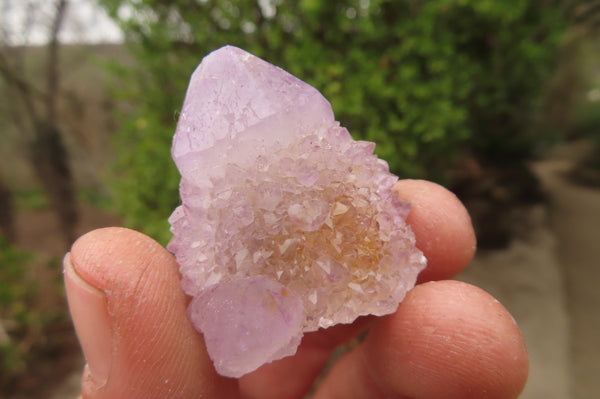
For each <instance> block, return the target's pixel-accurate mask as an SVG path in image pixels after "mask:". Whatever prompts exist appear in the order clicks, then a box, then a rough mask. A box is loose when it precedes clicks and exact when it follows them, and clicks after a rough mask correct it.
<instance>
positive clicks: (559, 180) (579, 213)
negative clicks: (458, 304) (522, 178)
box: [459, 143, 600, 399]
mask: <svg viewBox="0 0 600 399" xmlns="http://www.w3.org/2000/svg"><path fill="white" fill-rule="evenodd" d="M585 145H586V144H585V143H576V144H575V145H572V146H569V147H566V148H563V149H561V150H560V151H558V152H556V153H554V154H552V155H551V156H550V157H549V158H548V159H546V160H544V161H542V162H537V163H535V164H534V165H533V169H534V171H535V173H536V174H537V175H538V177H539V178H540V180H541V182H542V184H543V187H544V189H545V191H546V193H547V195H548V196H549V203H548V204H547V205H539V206H535V207H532V208H530V209H529V212H527V214H525V215H524V220H523V223H525V224H527V225H528V226H530V229H529V234H527V235H526V236H524V237H521V238H518V239H516V240H515V241H513V242H512V244H511V245H510V247H509V248H507V249H506V250H501V251H489V252H480V253H479V254H478V255H477V257H476V259H475V260H474V262H473V263H472V264H471V265H470V266H469V268H468V269H467V270H466V271H465V272H464V273H463V274H461V276H459V278H460V279H462V280H465V281H468V282H470V283H473V284H475V285H478V286H480V287H482V288H483V289H485V290H487V291H488V292H490V293H491V294H493V295H494V296H495V297H496V298H497V299H498V300H499V301H500V302H501V303H503V304H504V305H505V306H506V307H507V308H508V310H509V311H510V312H511V313H512V315H513V316H514V317H515V319H516V321H517V323H518V324H519V326H520V328H521V331H522V332H523V336H524V339H525V342H526V345H527V348H528V352H529V356H530V376H529V380H528V383H527V386H526V388H525V391H524V392H523V394H522V395H521V398H522V399H554V398H556V399H569V398H571V399H594V398H600V378H599V377H600V367H599V366H598V361H599V360H600V339H599V338H600V311H599V309H600V290H598V283H599V282H600V261H599V259H600V190H597V189H591V188H586V187H582V186H578V185H575V184H573V183H571V182H570V181H569V179H568V178H566V176H567V175H568V172H569V171H570V169H571V168H572V167H573V165H574V162H575V161H576V160H577V159H579V158H580V156H581V154H582V153H583V152H585V150H586V148H585V147H582V146H585Z"/></svg>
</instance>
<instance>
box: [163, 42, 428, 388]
mask: <svg viewBox="0 0 600 399" xmlns="http://www.w3.org/2000/svg"><path fill="white" fill-rule="evenodd" d="M374 148H375V144H373V143H369V142H364V141H355V140H353V139H352V137H351V136H350V134H349V133H348V131H347V130H346V129H345V128H343V127H340V125H339V123H338V122H336V121H335V119H334V116H333V111H332V108H331V105H330V104H329V102H328V101H327V100H326V99H325V98H324V97H323V96H322V95H321V93H319V92H318V91H317V90H316V89H315V88H313V87H312V86H310V85H308V84H306V83H305V82H303V81H301V80H299V79H297V78H296V77H294V76H292V75H290V74H289V73H287V72H285V71H284V70H282V69H280V68H278V67H276V66H274V65H271V64H269V63H268V62H265V61H263V60H261V59H260V58H257V57H255V56H253V55H252V54H249V53H247V52H245V51H244V50H241V49H239V48H236V47H232V46H225V47H222V48H220V49H218V50H216V51H214V52H212V53H210V54H209V55H208V56H206V57H205V58H204V59H203V60H202V63H201V64H200V65H199V66H198V68H197V69H196V71H195V72H194V74H193V75H192V78H191V80H190V84H189V88H188V91H187V94H186V97H185V101H184V104H183V108H182V111H181V115H180V118H179V122H178V125H177V129H176V132H175V137H174V139H173V148H172V155H173V159H174V160H175V163H176V164H177V167H178V169H179V171H180V173H181V183H180V194H181V201H182V204H181V206H179V207H178V208H177V209H175V211H174V212H173V214H172V215H171V217H170V218H169V222H170V223H171V231H172V232H173V234H174V236H173V238H172V240H171V241H170V242H169V245H168V249H169V250H170V251H171V252H173V253H174V254H175V256H176V258H177V261H178V263H179V265H180V270H181V274H182V286H183V289H184V290H185V292H186V293H187V294H188V295H190V296H192V297H193V300H192V301H191V303H190V305H189V308H188V314H189V317H190V319H191V321H192V323H193V324H194V326H195V328H196V329H197V330H198V331H200V332H202V334H203V335H204V337H205V341H206V345H207V349H208V353H209V355H210V357H211V359H212V360H213V362H214V364H215V367H216V370H217V371H218V372H219V373H220V374H222V375H224V376H229V377H240V376H242V375H244V374H247V373H249V372H251V371H254V370H256V369H257V368H258V367H260V366H261V365H263V364H265V363H268V362H272V361H274V360H278V359H281V358H283V357H285V356H289V355H292V354H294V353H295V352H296V349H297V347H298V345H299V343H300V340H301V338H302V335H303V334H304V332H308V331H315V330H317V329H319V328H327V327H330V326H332V325H334V324H338V323H351V322H352V321H353V320H355V319H356V318H357V317H358V316H361V315H367V314H373V315H385V314H389V313H392V312H394V311H395V310H396V309H397V307H398V304H399V303H400V301H402V299H403V298H404V296H405V295H406V292H407V291H408V290H410V289H411V288H412V287H413V286H414V284H415V281H416V278H417V275H418V273H419V272H420V271H421V270H422V269H423V268H424V267H425V265H426V259H425V257H424V256H423V253H422V252H421V251H419V250H418V249H417V248H416V246H415V236H414V234H413V232H412V231H411V229H410V227H409V226H408V225H407V224H406V217H407V215H408V213H409V211H410V204H409V203H408V202H406V201H403V200H401V199H399V198H398V197H397V195H396V194H395V193H394V191H393V190H392V187H393V185H394V184H395V182H396V181H397V177H395V176H394V175H392V174H391V173H390V172H389V168H388V165H387V163H386V162H384V161H382V160H380V159H378V158H377V156H375V155H374V154H373V149H374Z"/></svg>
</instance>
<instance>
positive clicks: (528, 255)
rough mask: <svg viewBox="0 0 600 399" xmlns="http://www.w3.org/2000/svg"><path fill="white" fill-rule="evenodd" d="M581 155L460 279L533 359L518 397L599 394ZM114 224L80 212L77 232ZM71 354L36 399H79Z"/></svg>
mask: <svg viewBox="0 0 600 399" xmlns="http://www.w3.org/2000/svg"><path fill="white" fill-rule="evenodd" d="M580 153H581V148H580V147H577V146H575V147H569V148H567V149H565V150H563V151H560V152H557V153H556V154H554V155H553V156H552V157H550V158H549V159H547V160H545V161H543V162H538V163H536V164H535V165H533V168H534V170H535V172H536V174H537V175H538V176H539V177H540V179H541V181H542V183H543V186H544V189H545V190H546V192H547V194H548V196H549V199H550V200H549V203H547V204H540V205H535V206H531V207H529V208H527V209H526V212H524V213H523V219H522V222H523V225H524V226H526V227H527V229H526V230H527V232H528V233H527V234H524V235H522V236H520V237H518V238H517V239H515V240H513V242H512V243H511V244H510V246H509V247H508V248H506V249H503V250H493V251H491V250H490V251H480V252H479V253H478V254H477V256H476V258H475V260H474V261H473V263H472V264H471V265H470V266H469V267H468V268H467V270H466V271H465V272H463V273H462V274H461V275H460V276H459V279H461V280H464V281H468V282H470V283H473V284H475V285H478V286H480V287H482V288H483V289H485V290H487V291H488V292H490V293H491V294H492V295H494V296H495V297H496V298H498V300H499V301H500V302H501V303H503V304H504V306H506V307H507V308H508V310H509V311H510V312H511V313H512V315H513V316H514V317H515V319H516V321H517V323H518V324H519V326H520V328H521V330H522V332H523V336H524V339H525V342H526V345H527V348H528V351H529V356H530V362H531V363H530V377H529V381H528V383H527V386H526V388H525V391H524V392H523V394H522V396H521V398H522V399H554V398H556V399H593V398H598V397H600V378H598V377H599V376H600V372H599V369H600V367H599V366H598V361H599V360H600V339H598V338H599V333H600V311H599V310H598V309H600V290H598V289H597V284H598V282H600V278H599V277H600V265H599V261H598V259H600V240H599V239H600V234H599V228H600V227H599V226H600V190H594V189H589V188H585V187H581V186H577V185H574V184H572V183H570V182H569V180H568V179H566V178H565V175H566V173H567V171H568V170H569V168H571V167H572V165H573V162H574V160H575V159H576V158H577V157H578V154H580ZM23 217H24V219H20V220H19V221H18V224H19V231H18V233H19V236H20V237H27V238H26V239H25V238H23V239H22V240H23V241H22V244H23V245H24V246H25V247H26V248H27V247H29V246H30V247H31V248H30V249H32V250H36V251H40V250H42V251H46V253H48V254H49V255H48V256H62V252H64V251H62V250H60V251H57V250H56V248H62V247H63V246H64V245H65V244H64V243H61V242H60V238H59V237H57V236H56V235H55V234H52V233H51V230H50V231H49V230H48V226H52V225H54V224H55V221H53V220H52V218H53V216H52V215H51V214H49V213H48V212H43V211H41V212H39V213H35V212H34V213H29V214H27V215H25V216H21V218H23ZM118 223H119V222H118V220H117V219H116V218H114V217H113V216H110V215H108V214H106V213H103V212H98V211H95V210H91V209H84V212H83V219H82V223H81V227H80V230H81V231H80V233H84V232H85V231H87V230H90V229H92V228H96V227H100V226H108V225H116V224H118ZM44 226H46V227H45V228H44ZM65 250H66V248H65ZM59 252H60V253H59ZM70 357H71V358H70V363H69V364H71V367H72V372H70V373H68V374H67V375H66V376H65V375H64V374H63V376H62V377H61V381H60V382H59V383H57V384H52V385H53V386H52V387H51V388H52V389H49V390H47V391H46V392H45V393H44V395H43V396H40V397H44V398H50V399H72V398H76V397H77V394H78V386H79V374H80V371H81V367H82V364H83V359H82V358H81V356H80V355H79V354H78V351H77V350H75V351H74V353H72V354H71V355H70ZM48 388H50V387H48ZM14 399H17V398H14Z"/></svg>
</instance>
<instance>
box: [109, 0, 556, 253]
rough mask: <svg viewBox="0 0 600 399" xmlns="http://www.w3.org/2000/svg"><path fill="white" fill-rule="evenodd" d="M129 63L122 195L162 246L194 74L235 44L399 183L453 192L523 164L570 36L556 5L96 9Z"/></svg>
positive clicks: (446, 0)
mask: <svg viewBox="0 0 600 399" xmlns="http://www.w3.org/2000/svg"><path fill="white" fill-rule="evenodd" d="M100 2H101V3H102V4H103V5H104V6H105V7H106V8H107V9H108V10H109V12H110V14H111V15H112V16H113V17H114V18H115V19H116V20H118V21H119V22H120V24H121V26H122V27H123V29H124V31H125V32H126V36H127V39H128V43H129V45H130V48H131V50H132V52H133V54H134V55H135V58H136V60H137V63H136V65H135V66H133V67H127V68H122V69H120V70H119V76H120V77H121V78H123V79H122V81H123V82H127V84H126V85H125V87H123V86H121V87H120V91H121V94H122V95H123V98H122V99H123V100H124V101H126V102H127V103H128V105H129V107H128V109H129V112H128V113H126V115H124V119H123V121H122V129H121V132H120V135H119V141H118V143H117V144H118V146H119V148H120V151H119V160H118V162H117V170H118V177H119V179H118V183H117V184H116V192H117V197H118V199H119V202H120V204H121V207H122V211H123V213H124V215H125V216H126V218H127V222H128V224H129V225H130V226H132V227H135V228H140V229H142V230H144V231H145V232H146V233H148V234H150V235H152V236H154V237H155V238H158V239H159V241H161V242H163V243H164V242H166V240H167V239H168V237H169V234H168V225H167V222H166V218H167V216H168V215H169V213H170V212H171V211H172V209H173V208H174V207H175V206H176V205H177V203H178V194H177V192H176V188H177V183H178V180H179V177H178V174H177V171H176V170H175V168H174V165H173V164H172V162H171V160H170V157H169V148H170V143H171V138H172V135H173V132H174V129H175V124H176V119H177V110H179V109H180V107H181V103H182V101H183V96H184V94H185V90H186V86H187V82H188V79H189V76H190V74H191V72H192V71H193V70H194V68H195V67H196V65H197V64H198V63H199V62H200V60H201V58H202V57H203V56H204V55H206V54H207V53H208V52H210V51H212V50H214V49H216V48H218V47H220V46H222V45H225V44H233V45H236V46H239V47H241V48H244V49H245V50H247V51H249V52H251V53H253V54H255V55H257V56H260V57H262V58H264V59H266V60H268V61H269V62H271V63H273V64H275V65H278V66H280V67H282V68H284V69H286V70H288V71H289V72H291V73H293V74H294V75H296V76H298V77H299V78H301V79H303V80H305V81H307V82H308V83H310V84H312V85H314V86H315V87H316V88H317V89H318V90H320V91H321V92H322V93H323V94H324V95H325V97H326V98H328V99H329V100H330V101H331V103H332V105H333V108H334V111H335V113H336V117H337V119H338V120H340V122H341V123H342V125H343V126H346V127H348V129H349V130H350V132H351V133H352V134H353V135H354V136H355V137H356V138H359V139H366V140H370V141H375V142H376V143H377V149H376V152H377V153H378V155H379V156H380V157H382V158H384V159H385V160H387V161H388V162H389V164H390V168H391V170H392V171H393V172H395V173H396V174H398V175H400V176H402V177H420V178H429V179H433V180H437V181H441V182H447V179H448V171H449V168H450V167H451V166H452V164H453V162H454V161H455V160H456V159H457V158H458V157H460V156H461V155H463V154H465V153H471V154H474V155H475V156H477V157H479V158H480V159H482V160H485V161H487V162H494V163H497V164H501V163H503V162H510V163H516V162H519V161H522V160H523V159H526V158H527V157H528V156H529V155H530V154H531V152H532V150H533V149H534V148H535V144H536V142H537V141H539V140H540V139H541V136H540V131H539V130H537V133H536V130H535V129H531V128H530V127H531V122H532V120H533V116H534V111H535V107H536V103H537V100H538V98H539V94H540V93H541V88H542V86H543V82H544V79H545V78H546V75H547V73H548V72H549V70H550V68H551V65H552V60H553V58H554V56H555V53H556V50H557V46H558V43H559V41H560V38H561V35H562V33H563V31H564V29H565V27H566V24H567V19H566V17H565V15H564V7H563V4H564V1H560V0H505V1H497V0H429V1H420V0H340V1H329V0H301V1H296V0H277V1H275V0H260V1H242V0H239V1H236V0H171V1H162V0H144V1H139V0H101V1H100Z"/></svg>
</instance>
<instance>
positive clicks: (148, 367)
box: [64, 228, 237, 399]
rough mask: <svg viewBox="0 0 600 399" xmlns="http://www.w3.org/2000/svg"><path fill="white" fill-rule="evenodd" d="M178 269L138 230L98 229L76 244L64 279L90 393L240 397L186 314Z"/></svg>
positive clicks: (95, 396)
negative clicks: (220, 373) (219, 372)
mask: <svg viewBox="0 0 600 399" xmlns="http://www.w3.org/2000/svg"><path fill="white" fill-rule="evenodd" d="M177 268H178V267H177V264H176V262H175V260H174V259H173V257H172V256H171V255H170V254H169V253H168V252H167V251H166V250H165V249H164V248H162V247H161V246H160V245H159V244H158V243H156V242H154V241H153V240H151V239H150V238H148V237H147V236H144V235H142V234H141V233H138V232H135V231H132V230H127V229H121V228H107V229H101V230H95V231H92V232H91V233H88V234H86V235H84V236H83V237H81V238H79V239H78V240H77V241H76V242H75V244H73V247H72V249H71V252H70V253H69V254H67V255H66V256H65V259H64V278H65V286H66V290H67V298H68V302H69V308H70V311H71V316H72V318H73V324H74V325H75V330H76V332H77V336H78V338H79V341H80V344H81V347H82V349H83V352H84V355H85V357H86V361H87V365H86V367H85V370H84V374H83V378H82V393H83V398H85V399H103V398H116V399H118V398H131V399H134V398H150V399H151V398H174V397H177V398H197V397H206V398H231V397H235V395H236V390H237V387H236V385H235V383H234V382H233V381H232V380H228V379H225V378H223V377H220V376H218V375H217V374H216V372H215V371H214V368H213V366H212V362H211V361H210V359H209V358H208V355H207V353H206V349H205V346H204V341H203V339H202V336H201V335H200V334H198V333H197V332H196V331H195V330H194V328H193V327H192V325H191V323H190V322H189V321H188V319H187V316H186V313H185V307H186V298H185V295H184V294H183V291H182V290H181V288H180V284H179V275H178V272H177Z"/></svg>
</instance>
